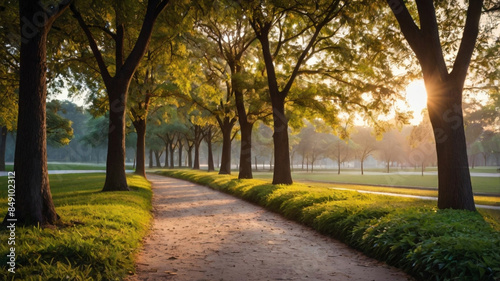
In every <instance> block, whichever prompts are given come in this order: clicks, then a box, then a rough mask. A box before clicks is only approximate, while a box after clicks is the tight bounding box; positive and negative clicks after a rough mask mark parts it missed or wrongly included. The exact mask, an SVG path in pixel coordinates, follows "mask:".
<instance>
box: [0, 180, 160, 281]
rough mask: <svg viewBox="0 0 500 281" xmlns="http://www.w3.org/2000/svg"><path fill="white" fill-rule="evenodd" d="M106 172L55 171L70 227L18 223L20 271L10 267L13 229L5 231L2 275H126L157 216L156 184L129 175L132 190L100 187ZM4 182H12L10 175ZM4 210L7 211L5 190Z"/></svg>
mask: <svg viewBox="0 0 500 281" xmlns="http://www.w3.org/2000/svg"><path fill="white" fill-rule="evenodd" d="M104 177H105V175H104V174H67V175H51V176H50V184H51V192H52V196H53V199H54V204H55V205H56V210H57V212H58V214H59V215H60V216H61V218H62V220H63V222H64V223H66V224H68V225H67V226H65V227H58V228H56V229H48V228H46V229H41V228H38V227H18V228H17V229H16V245H15V253H16V273H15V274H12V273H9V272H8V271H7V267H6V266H7V265H6V262H7V257H6V255H7V254H8V247H11V246H9V245H7V242H6V241H7V237H8V235H9V233H8V232H7V231H6V230H5V228H3V229H2V230H1V231H0V241H2V242H3V243H2V244H0V263H1V267H2V270H1V272H0V279H1V280H122V279H123V277H124V276H125V275H126V274H128V273H129V272H130V271H134V259H135V254H136V251H137V249H138V247H139V245H140V242H141V239H142V237H144V235H146V233H147V230H148V228H149V225H150V222H151V218H152V216H151V213H150V210H151V197H152V191H151V185H150V183H149V182H148V181H147V180H145V179H144V178H142V177H139V176H133V175H128V176H127V181H128V184H129V186H130V188H131V190H132V191H130V192H100V190H101V189H102V185H103V183H104ZM0 182H4V183H7V179H6V177H0ZM0 198H1V199H0V215H1V216H2V218H3V217H4V216H5V214H6V211H7V200H6V199H5V198H6V189H2V190H1V192H0Z"/></svg>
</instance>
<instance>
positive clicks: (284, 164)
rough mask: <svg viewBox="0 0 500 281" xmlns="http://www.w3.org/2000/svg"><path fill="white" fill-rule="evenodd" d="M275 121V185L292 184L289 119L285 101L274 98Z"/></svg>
mask: <svg viewBox="0 0 500 281" xmlns="http://www.w3.org/2000/svg"><path fill="white" fill-rule="evenodd" d="M271 100H272V107H273V121H274V134H273V141H274V172H273V184H292V183H293V181H292V171H291V170H290V156H289V155H290V146H289V143H288V119H287V118H286V116H285V104H284V99H282V98H279V97H276V96H274V98H273V96H272V98H271Z"/></svg>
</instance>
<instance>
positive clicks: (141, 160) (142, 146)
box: [133, 119, 152, 177]
mask: <svg viewBox="0 0 500 281" xmlns="http://www.w3.org/2000/svg"><path fill="white" fill-rule="evenodd" d="M133 125H134V127H135V131H136V132H137V145H136V151H137V164H136V167H135V174H136V175H140V176H143V177H146V120H145V119H139V120H137V121H136V122H133ZM150 155H151V150H150ZM149 164H150V166H152V161H151V159H150V161H149Z"/></svg>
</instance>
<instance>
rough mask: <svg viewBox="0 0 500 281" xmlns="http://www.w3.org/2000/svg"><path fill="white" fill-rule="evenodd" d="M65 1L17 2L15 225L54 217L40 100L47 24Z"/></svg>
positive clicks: (44, 94)
mask: <svg viewBox="0 0 500 281" xmlns="http://www.w3.org/2000/svg"><path fill="white" fill-rule="evenodd" d="M68 5H69V1H61V2H55V3H51V4H45V3H44V2H38V1H28V0H21V1H19V22H20V31H21V47H20V60H19V65H20V70H19V81H20V82H19V113H18V123H17V138H16V150H15V157H14V171H15V173H16V190H17V191H16V194H17V196H16V212H15V214H13V213H10V215H9V213H7V215H6V216H5V219H4V223H6V222H7V219H9V218H12V217H13V216H15V218H16V219H17V223H18V224H25V225H41V226H46V225H53V224H55V223H56V222H57V221H58V219H59V216H58V215H57V213H56V210H55V207H54V203H53V201H52V195H51V193H50V184H49V176H48V170H47V150H46V149H47V148H46V147H47V137H46V111H45V110H46V108H45V105H46V97H47V76H46V75H47V74H46V73H47V64H46V59H47V58H46V57H47V53H46V50H47V48H46V46H47V35H48V33H49V31H50V29H51V27H52V24H53V22H54V21H55V20H56V19H57V18H58V17H59V16H60V15H61V14H62V13H63V12H64V10H66V9H67V7H68Z"/></svg>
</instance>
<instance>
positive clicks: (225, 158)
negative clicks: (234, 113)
mask: <svg viewBox="0 0 500 281" xmlns="http://www.w3.org/2000/svg"><path fill="white" fill-rule="evenodd" d="M235 121H236V120H234V119H232V120H231V119H229V117H225V118H224V119H222V120H220V119H218V122H219V126H220V129H221V132H222V155H221V160H220V161H221V163H220V169H219V175H230V174H231V131H232V130H233V127H234V123H235Z"/></svg>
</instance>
